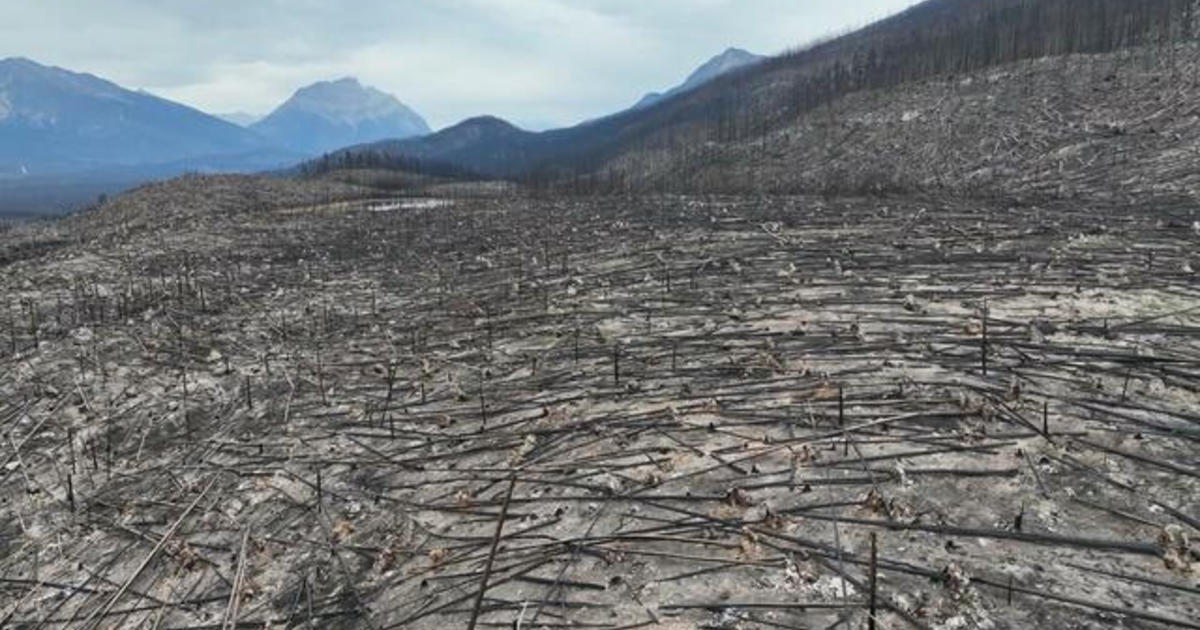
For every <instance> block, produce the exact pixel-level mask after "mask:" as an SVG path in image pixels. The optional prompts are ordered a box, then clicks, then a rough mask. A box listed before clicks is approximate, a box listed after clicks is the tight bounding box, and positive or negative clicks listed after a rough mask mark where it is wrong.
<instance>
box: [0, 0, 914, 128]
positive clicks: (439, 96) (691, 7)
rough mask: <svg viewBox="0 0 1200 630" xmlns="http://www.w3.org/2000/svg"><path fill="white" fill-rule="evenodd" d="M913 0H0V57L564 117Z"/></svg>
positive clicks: (222, 107) (472, 111) (156, 86)
mask: <svg viewBox="0 0 1200 630" xmlns="http://www.w3.org/2000/svg"><path fill="white" fill-rule="evenodd" d="M910 4H912V0H857V1H856V2H846V1H845V0H408V1H404V2H398V1H392V0H357V1H356V2H353V3H344V2H335V1H334V0H206V1H197V0H103V1H96V0H38V1H37V2H29V1H28V0H0V17H2V19H0V58H2V57H8V56H24V57H30V58H32V59H34V60H37V61H39V62H42V63H50V64H54V65H59V66H63V67H66V68H70V69H72V70H78V71H84V72H91V73H93V74H96V75H99V76H102V77H105V78H108V79H111V80H113V81H116V82H117V83H120V84H122V85H125V86H127V87H131V88H141V89H146V90H148V91H150V92H154V93H156V94H159V95H161V96H164V97H166V98H171V99H175V100H179V101H182V102H185V103H187V104H189V105H193V106H195V107H199V108H201V109H205V110H207V111H218V112H223V111H237V110H243V111H250V112H257V113H266V112H268V111H270V110H271V109H273V108H274V107H275V106H276V105H278V104H279V103H280V102H282V101H283V100H284V99H286V98H287V97H288V96H289V95H290V94H291V93H292V92H293V91H294V90H295V89H296V88H298V87H301V86H303V85H307V84H309V83H312V82H314V81H318V80H323V79H331V78H337V77H342V76H357V77H359V78H360V79H362V80H363V81H364V82H366V83H369V84H371V85H374V86H376V87H379V88H380V89H383V90H385V91H388V92H391V93H393V94H395V95H396V96H397V97H399V98H400V99H401V100H403V101H405V102H407V103H408V104H409V105H411V106H413V107H414V108H416V109H417V110H418V111H420V112H421V113H423V114H424V115H425V116H426V117H427V118H428V119H429V120H430V122H431V124H433V125H434V126H435V127H440V126H444V125H449V124H453V123H455V122H457V121H459V120H461V119H463V118H466V117H468V116H472V115H478V114H484V113H487V114H494V115H498V116H501V117H504V118H508V119H510V120H513V121H514V122H516V123H518V124H522V125H525V126H531V127H549V126H558V125H567V124H572V123H575V122H578V121H580V120H584V119H587V118H591V117H595V116H600V115H603V114H606V113H610V112H612V111H615V110H618V109H621V108H623V107H626V106H628V105H630V104H632V103H633V102H634V101H636V100H637V99H638V98H639V97H640V96H641V95H642V94H643V93H645V92H647V91H651V90H661V89H664V88H667V87H670V86H672V85H674V84H676V83H678V82H679V81H681V80H682V79H683V78H684V77H685V76H686V75H687V74H688V73H690V72H691V70H693V69H694V68H695V67H696V66H698V65H699V64H700V63H702V62H703V61H705V60H706V59H707V58H708V57H711V56H712V55H715V54H717V53H719V52H721V51H722V50H724V49H725V48H727V47H729V46H739V47H742V48H746V49H748V50H752V51H754V52H759V53H763V54H773V53H778V52H782V51H783V50H785V49H787V48H790V47H793V46H796V45H799V44H802V43H804V42H806V41H810V40H812V39H814V38H816V37H819V36H821V35H824V34H827V33H830V32H836V31H840V30H843V29H845V28H847V27H851V26H859V25H862V24H865V23H867V22H869V21H870V20H872V19H876V18H879V17H882V16H884V15H886V14H888V13H891V12H894V11H897V10H899V9H902V8H904V7H906V6H908V5H910Z"/></svg>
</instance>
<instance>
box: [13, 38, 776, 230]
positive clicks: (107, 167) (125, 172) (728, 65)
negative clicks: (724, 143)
mask: <svg viewBox="0 0 1200 630" xmlns="http://www.w3.org/2000/svg"><path fill="white" fill-rule="evenodd" d="M763 59H764V58H763V57H759V56H757V55H753V54H751V53H748V52H746V51H744V50H740V49H736V48H731V49H729V50H726V51H725V52H723V53H721V54H720V55H717V56H716V57H714V58H712V59H710V60H709V61H708V62H706V63H705V64H703V65H702V66H700V67H699V68H698V69H697V70H696V71H694V72H693V73H692V74H691V75H690V76H689V77H687V79H686V80H685V81H684V82H683V83H682V84H680V85H678V86H676V87H674V88H671V89H669V90H666V91H665V92H663V93H652V94H648V95H646V96H645V97H643V99H642V100H641V101H639V102H638V104H637V105H636V106H635V107H634V108H633V109H631V110H629V111H635V110H645V109H647V108H649V107H651V106H652V105H654V104H656V103H659V102H662V101H664V100H669V99H670V98H672V97H674V96H677V95H680V94H685V93H687V92H689V91H690V90H694V89H696V88H698V87H700V86H702V85H704V84H705V83H707V82H709V81H712V80H713V79H715V78H718V77H720V76H722V75H724V74H727V73H729V72H731V71H734V70H737V69H741V68H745V67H747V66H750V65H752V64H754V63H758V62H760V61H762V60H763ZM615 116H621V114H617V115H615ZM611 118H613V117H612V116H610V117H608V118H605V119H601V121H592V122H589V123H585V124H583V125H579V126H577V127H574V128H570V129H560V130H551V131H546V132H542V133H531V132H528V131H524V130H521V129H519V128H517V127H515V126H513V125H511V124H509V123H508V122H506V121H503V120H500V119H498V118H495V117H492V116H481V117H477V118H472V119H469V120H467V121H464V122H462V123H460V124H458V125H455V126H452V127H450V128H448V129H445V130H442V131H441V132H439V133H437V134H431V129H430V128H429V125H428V124H427V123H426V121H425V119H424V118H423V117H422V116H421V115H420V114H418V113H417V112H416V111H414V110H413V109H412V108H410V107H408V106H407V105H405V104H404V103H402V102H401V101H400V100H398V99H397V98H396V97H394V96H392V95H390V94H387V93H384V92H382V91H380V90H377V89H375V88H372V87H369V86H364V85H362V84H361V83H359V82H358V81H357V80H356V79H354V78H343V79H338V80H335V81H324V82H319V83H315V84H313V85H310V86H307V87H303V88H300V89H299V90H297V91H296V92H295V93H294V94H293V95H292V97H291V98H289V99H288V100H287V101H286V102H284V103H283V104H281V105H280V106H279V107H278V108H277V109H276V110H275V111H273V112H271V113H270V114H269V115H267V116H265V117H260V116H255V115H252V114H247V113H245V112H231V113H225V114H217V115H210V114H208V113H205V112H201V111H199V110H197V109H194V108H191V107H188V106H185V105H181V104H178V103H175V102H172V101H169V100H166V99H163V98H160V97H157V96H154V95H151V94H148V93H145V92H140V91H133V90H129V89H126V88H123V87H121V86H119V85H117V84H115V83H113V82H111V81H107V80H105V79H102V78H99V77H95V76H92V75H89V74H81V73H76V72H72V71H70V70H66V69H62V68H56V67H49V66H44V65H41V64H38V63H36V62H34V61H31V60H28V59H23V58H13V59H6V60H3V61H0V189H2V191H3V193H4V194H3V195H2V196H3V199H0V213H3V212H12V211H14V210H33V211H46V210H49V209H66V208H68V207H71V206H74V205H78V204H79V203H82V202H87V201H90V200H92V199H94V198H95V196H96V195H97V194H99V193H103V192H115V191H116V190H120V189H122V188H125V187H128V186H130V185H133V184H136V183H138V182H140V181H145V180H148V179H156V178H161V177H170V176H174V175H177V174H180V173H184V172H253V171H262V170H273V169H278V168H282V167H286V166H289V165H292V164H296V163H299V162H301V161H303V160H304V159H306V158H310V157H314V156H318V155H321V154H323V153H328V152H334V151H337V150H339V149H344V148H347V147H360V148H361V147H371V149H372V150H382V151H388V152H392V153H395V154H404V155H408V156H412V157H418V158H422V159H426V160H431V161H441V162H446V163H452V164H454V165H455V166H456V167H458V168H465V169H468V170H478V172H480V173H484V174H488V175H494V176H503V175H509V174H515V173H518V172H522V171H524V170H526V169H528V168H530V167H531V165H532V164H533V162H534V161H535V160H536V159H539V158H540V156H543V155H544V154H547V150H546V145H547V141H549V144H551V145H554V146H560V145H563V144H564V143H574V142H576V141H577V140H578V139H579V138H580V133H579V130H580V129H583V130H592V132H594V133H600V134H603V133H605V130H606V129H608V126H607V125H606V124H603V123H604V121H608V120H609V119H611ZM597 122H600V123H602V124H600V125H599V126H597V125H596V123H597ZM583 135H585V136H586V135H588V134H587V133H586V132H585V133H584V134H583ZM592 139H595V138H592ZM372 143H379V144H378V145H373V144H372ZM585 145H586V143H585ZM562 148H563V149H566V147H565V146H563V147H562ZM497 165H502V166H501V167H497Z"/></svg>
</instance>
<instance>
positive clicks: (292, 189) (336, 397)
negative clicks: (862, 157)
mask: <svg viewBox="0 0 1200 630" xmlns="http://www.w3.org/2000/svg"><path fill="white" fill-rule="evenodd" d="M363 194H364V193H363V191H362V190H360V189H353V188H349V187H333V186H330V185H318V184H309V185H306V186H301V185H299V184H294V183H286V182H279V181H264V180H254V179H241V178H221V179H201V178H191V179H186V180H181V181H178V182H174V183H171V184H166V185H161V186H154V187H150V188H147V189H144V190H142V191H139V192H137V193H134V194H132V195H130V196H127V197H124V198H122V199H119V200H117V201H114V202H112V203H110V204H108V205H107V206H106V207H104V208H102V209H100V210H97V211H95V212H92V213H89V214H86V215H81V216H78V217H74V218H71V219H68V220H64V221H60V222H55V223H46V224H29V225H19V226H15V227H12V228H11V229H8V230H7V231H5V232H4V233H3V234H0V261H2V262H0V264H2V265H3V266H2V267H0V272H2V273H0V287H2V288H3V298H4V299H3V304H0V309H3V310H0V333H2V337H0V342H2V343H0V428H2V431H3V445H2V446H0V627H5V628H9V627H12V628H23V629H24V628H29V629H32V628H89V629H90V628H178V629H185V628H186V629H194V628H234V627H238V628H310V627H311V628H376V629H380V628H465V627H471V626H474V627H478V628H487V627H501V628H524V629H536V628H638V627H645V628H656V627H657V628H671V629H682V628H839V627H840V628H863V627H866V625H867V619H868V616H869V615H870V614H871V610H872V607H874V610H875V614H876V619H877V627H879V628H909V627H911V628H930V629H935V628H936V629H951V628H963V629H966V628H997V629H999V628H1114V627H1115V628H1200V621H1197V620H1198V619H1200V577H1198V575H1200V574H1198V572H1197V571H1198V569H1200V557H1198V556H1197V554H1198V550H1197V543H1196V542H1195V539H1196V538H1197V536H1200V461H1198V460H1200V457H1198V456H1197V453H1198V452H1200V451H1198V450H1197V444H1198V442H1200V405H1198V402H1200V395H1198V394H1200V284H1198V277H1197V275H1196V269H1197V268H1200V224H1197V223H1196V221H1198V220H1200V217H1198V216H1196V213H1195V210H1194V209H1193V207H1192V206H1189V205H1187V204H1158V205H1154V206H1146V207H1136V208H1131V207H1124V206H1121V207H1104V206H1094V205H1083V204H1062V205H1047V206H1043V207H1036V206H1023V207H1008V206H1005V205H1002V204H988V203H983V202H970V201H959V200H949V199H919V200H895V199H822V198H807V197H786V198H782V197H781V198H698V197H646V198H605V199H537V198H524V197H517V196H514V197H506V198H490V199H442V200H434V201H430V200H398V199H385V198H384V199H381V198H376V199H369V200H361V201H353V200H351V201H344V200H345V199H353V198H355V197H359V196H362V195H363ZM872 541H874V542H875V551H874V553H872ZM872 557H874V558H875V559H874V561H872Z"/></svg>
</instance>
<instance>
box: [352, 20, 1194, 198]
mask: <svg viewBox="0 0 1200 630" xmlns="http://www.w3.org/2000/svg"><path fill="white" fill-rule="evenodd" d="M1198 34H1200V11H1197V10H1195V5H1194V3H1193V2H1190V1H1188V0H1148V1H1146V2H1139V3H1130V2H1126V1H1124V0H1094V1H1093V2H1089V3H1087V4H1086V5H1081V4H1080V3H1078V2H1073V1H1071V0H993V1H990V2H972V1H969V0H929V1H927V2H924V3H922V4H919V5H917V6H915V7H913V8H911V9H909V10H907V11H904V12H902V13H899V14H897V15H895V16H893V17H891V18H888V19H886V20H882V21H880V22H878V23H876V24H873V25H871V26H869V27H867V28H864V29H861V30H859V31H856V32H854V33H851V34H849V35H846V36H843V37H838V38H836V39H832V40H829V41H826V42H822V43H820V44H817V45H814V46H811V47H809V48H805V49H802V50H797V51H795V52H793V53H790V54H788V55H784V56H782V57H778V58H774V59H770V60H767V61H764V62H762V63H760V64H757V65H754V66H752V67H748V68H744V69H742V70H740V71H735V72H732V73H729V74H726V75H724V76H721V77H718V78H717V79H715V80H713V81H710V82H709V83H707V84H704V85H702V86H701V87H699V88H697V89H694V90H691V91H688V92H685V93H682V94H678V95H676V96H674V97H671V98H667V99H665V100H663V101H661V102H658V103H656V104H654V105H652V106H650V107H646V108H642V109H638V110H633V111H629V112H625V113H622V114H618V115H616V116H612V117H609V118H605V119H601V120H597V121H591V122H588V123H585V124H583V125H579V126H577V127H573V128H569V129H560V130H554V131H548V132H543V133H540V134H512V135H511V136H510V137H509V138H508V144H507V145H505V146H497V145H494V144H489V145H486V146H484V145H480V146H479V150H478V151H474V152H472V151H471V149H470V147H469V146H459V147H457V148H456V149H455V151H454V152H453V153H441V154H439V152H438V151H437V150H436V148H435V147H432V146H429V145H425V144H423V143H422V141H419V140H418V141H413V142H409V143H400V144H391V145H388V146H379V147H365V148H363V149H362V150H367V151H372V150H382V151H391V152H399V153H401V154H412V155H436V156H438V157H439V158H442V159H450V158H454V157H455V155H465V156H470V157H469V159H470V160H471V162H472V163H471V167H472V168H473V169H475V170H477V171H479V172H482V173H485V174H489V175H493V176H500V177H516V178H522V179H524V180H526V181H528V182H532V183H535V184H549V185H555V184H561V183H562V182H564V181H568V182H571V183H572V184H573V185H576V186H581V187H584V188H609V189H627V188H639V189H646V188H650V189H654V188H660V189H671V190H678V189H693V190H694V189H696V187H699V188H700V189H703V190H713V189H715V190H720V189H722V187H725V186H727V185H729V184H730V183H731V182H730V181H729V179H728V177H727V174H728V173H729V172H736V171H742V172H749V171H752V170H754V169H752V168H751V167H750V165H751V164H756V165H758V166H760V167H762V168H765V169H768V170H773V171H779V172H782V171H786V170H787V169H797V170H803V169H808V168H816V167H817V164H815V163H813V162H809V161H807V160H816V161H818V162H819V161H821V160H825V159H827V158H828V156H825V155H821V156H814V155H811V152H810V153H809V154H805V153H804V152H803V151H791V150H783V151H782V152H781V153H779V154H778V158H777V159H776V161H773V162H772V161H770V160H766V161H764V160H763V159H762V158H761V156H759V157H754V156H752V155H750V154H748V153H747V147H755V146H757V147H758V148H759V151H760V152H761V151H762V147H763V145H764V143H766V144H767V145H768V146H769V145H770V143H771V141H772V140H773V139H774V140H775V141H776V142H779V143H782V144H789V143H793V142H795V143H801V144H797V145H795V148H797V149H800V148H802V147H809V148H810V149H812V148H813V147H816V146H835V145H836V144H837V143H841V142H846V141H850V140H854V139H855V138H854V137H853V136H851V137H850V138H839V137H838V136H836V134H832V131H831V135H830V136H829V137H830V138H836V140H835V141H834V142H833V143H832V144H825V145H822V144H821V142H822V140H821V138H819V137H817V138H814V137H804V138H800V137H799V135H798V132H797V130H795V129H792V128H793V127H795V126H797V125H801V126H803V125H806V124H810V122H811V121H814V120H817V119H818V118H815V117H818V116H819V115H820V113H821V112H825V115H826V116H828V115H829V111H830V110H831V109H835V108H834V104H835V103H839V102H840V101H841V100H842V99H846V98H858V97H855V96H854V95H862V94H869V93H872V94H881V95H885V96H883V97H881V98H880V100H879V102H878V104H879V105H880V106H886V105H887V101H888V98H895V99H903V98H905V96H906V94H907V92H906V90H910V89H911V90H921V89H923V88H921V87H920V86H921V85H922V82H926V81H936V80H948V79H947V78H948V77H957V78H959V79H962V78H964V77H967V76H972V77H976V79H975V80H978V79H979V78H980V77H984V76H985V75H987V73H988V71H989V70H990V69H993V68H1000V67H1003V66H1006V65H1007V64H1014V63H1018V62H1022V61H1028V60H1036V59H1042V58H1058V59H1067V58H1069V57H1070V56H1071V55H1077V54H1087V55H1099V56H1101V57H1104V56H1105V55H1112V57H1111V58H1112V59H1114V60H1118V61H1119V60H1121V59H1123V58H1125V57H1126V56H1128V55H1129V54H1135V53H1131V52H1128V51H1135V50H1137V51H1143V52H1138V53H1136V54H1138V55H1145V58H1147V59H1152V58H1153V56H1154V54H1155V50H1156V49H1157V48H1159V47H1161V52H1163V53H1164V55H1163V59H1164V60H1165V61H1164V63H1172V64H1177V63H1178V61H1179V58H1178V57H1177V56H1176V54H1177V52H1178V51H1179V50H1180V49H1179V48H1178V47H1174V48H1172V47H1169V46H1166V44H1168V43H1174V44H1177V45H1185V44H1188V43H1189V42H1192V41H1194V40H1195V39H1196V37H1197V35H1198ZM1172 50H1175V51H1176V53H1170V51H1172ZM1122 51H1126V52H1122ZM1144 51H1150V52H1149V53H1146V52H1144ZM1168 53H1169V54H1168ZM1097 59H1099V57H1097ZM1099 63H1100V64H1101V65H1103V63H1107V62H1099ZM1093 65H1094V64H1093ZM1096 67H1097V68H1098V67H1100V66H1098V65H1097V66H1096ZM1070 78H1072V79H1076V78H1079V77H1077V76H1075V77H1070ZM982 85H988V84H986V83H985V84H982ZM982 85H977V88H979V87H981V86H982ZM1168 86H1169V84H1168V83H1165V82H1159V83H1157V84H1154V85H1152V86H1150V90H1149V91H1148V92H1145V96H1146V99H1148V100H1137V99H1134V100H1130V101H1128V103H1127V105H1128V106H1129V107H1131V108H1133V109H1132V110H1129V111H1128V112H1125V111H1124V110H1121V111H1118V112H1115V113H1114V115H1118V116H1126V115H1129V116H1131V117H1136V116H1137V111H1138V110H1139V109H1141V108H1145V107H1149V106H1151V105H1152V103H1153V102H1154V100H1155V99H1156V98H1159V97H1166V96H1167V95H1168V94H1170V93H1171V92H1170V89H1169V87H1168ZM1055 89H1057V88H1056V84H1055V82H1053V81H1041V82H1039V83H1037V85H1036V86H1034V85H1033V84H1031V86H1030V88H1029V89H1028V90H1025V89H1024V88H1021V89H1020V90H1017V91H1015V92H1009V93H1008V96H1007V98H1009V99H1010V100H1011V99H1017V100H1016V101H1015V102H1012V103H1009V104H1008V105H1006V107H1008V108H1009V112H1010V113H1021V112H1025V113H1028V112H1030V111H1038V108H1039V107H1040V103H1042V102H1044V101H1045V99H1046V98H1049V97H1050V96H1051V95H1052V92H1053V90H1055ZM1047 90H1049V91H1047ZM889 91H890V92H889ZM983 98H984V99H987V98H988V97H987V96H986V95H985V96H984V97H983ZM1085 102H1086V98H1085ZM859 113H860V114H862V115H867V114H868V113H869V112H868V111H866V110H863V111H861V112H859ZM966 113H967V112H963V114H964V115H965V114H966ZM947 120H949V121H950V122H952V123H953V124H954V125H955V126H956V127H958V128H960V129H961V130H962V131H961V132H955V133H954V136H953V138H954V142H957V143H959V144H961V145H962V146H963V147H964V150H968V151H969V150H971V149H972V148H973V147H979V146H981V145H983V144H986V143H988V142H990V141H991V140H992V138H989V137H987V136H984V135H977V134H975V133H974V132H971V131H967V130H975V131H977V132H980V133H982V130H983V129H984V128H985V127H986V126H987V125H986V124H984V123H982V122H980V121H976V120H972V119H970V118H964V117H963V116H958V115H955V116H954V117H952V118H950V119H943V124H949V122H947ZM1017 121H1019V119H1014V124H1018V126H1019V125H1020V124H1025V123H1018V122H1017ZM1027 122H1029V121H1027ZM1036 124H1048V125H1051V126H1052V127H1054V126H1057V127H1066V128H1070V126H1071V125H1086V124H1089V123H1088V122H1087V121H1086V120H1083V119H1078V120H1068V119H1057V118H1050V119H1047V120H1042V121H1038V122H1037V123H1036ZM1020 133H1022V131H1021V130H1020V129H1017V128H1014V129H1013V130H1012V131H1010V132H1009V135H1010V136H1011V135H1013V134H1017V135H1018V136H1019V134H1020ZM781 138H782V140H781ZM920 139H921V138H916V140H920ZM1014 142H1020V140H1019V138H1017V139H1016V140H1014ZM956 146H957V145H956ZM813 150H815V149H813ZM895 154H896V153H895V152H893V151H890V150H889V145H887V144H878V143H876V144H864V145H863V146H862V147H861V150H860V151H859V153H857V155H861V156H866V157H867V158H869V159H872V160H885V159H886V158H887V156H889V155H895ZM751 158H754V159H755V160H758V161H756V162H750V161H748V160H750V159H751ZM797 160H805V161H804V162H802V163H797ZM919 166H920V164H903V165H900V167H901V168H911V167H919ZM822 178H823V179H825V180H829V181H835V180H836V179H837V176H836V173H832V172H831V173H830V174H829V175H828V176H822ZM746 179H747V178H745V177H742V178H740V179H739V181H737V182H732V183H734V184H735V185H736V187H738V188H739V189H740V188H745V180H746ZM787 180H788V177H783V178H781V181H780V184H781V185H782V186H785V187H786V186H790V185H792V184H790V183H788V182H787ZM756 185H757V184H756ZM689 187H691V188H689Z"/></svg>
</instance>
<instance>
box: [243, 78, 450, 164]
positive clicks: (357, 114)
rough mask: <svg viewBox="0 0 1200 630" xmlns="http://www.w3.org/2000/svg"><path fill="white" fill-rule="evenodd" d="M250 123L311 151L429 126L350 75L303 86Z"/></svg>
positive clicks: (414, 132)
mask: <svg viewBox="0 0 1200 630" xmlns="http://www.w3.org/2000/svg"><path fill="white" fill-rule="evenodd" d="M251 128H252V129H254V130H255V131H257V132H259V133H261V134H263V135H265V136H267V137H268V138H271V139H272V140H274V141H275V142H277V143H280V144H282V145H284V146H288V147H290V148H292V149H295V150H298V151H303V152H306V153H310V154H317V153H322V152H326V151H331V150H334V149H340V148H343V147H347V146H352V145H357V144H363V143H367V142H375V141H378V140H385V139H402V138H411V137H413V136H422V135H425V134H428V133H429V132H430V129H429V125H428V124H427V123H426V122H425V119H423V118H422V117H421V116H420V115H419V114H417V113H416V112H414V111H413V110H412V109H411V108H409V107H408V106H407V105H405V104H404V103H401V102H400V101H399V100H398V99H397V98H396V97H394V96H392V95H391V94H387V93H386V92H382V91H380V90H377V89H375V88H373V87H369V86H364V85H363V84H362V83H360V82H359V80H358V79H356V78H354V77H343V78H340V79H334V80H330V81H320V82H317V83H314V84H312V85H308V86H305V87H302V88H300V89H298V90H296V92H295V94H293V95H292V97H291V98H289V99H288V100H287V101H286V102H285V103H284V104H283V105H280V106H279V108H277V109H276V110H275V111H274V112H272V113H271V114H270V115H269V116H267V117H266V118H264V119H262V120H260V121H258V122H256V123H254V124H253V125H251Z"/></svg>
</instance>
